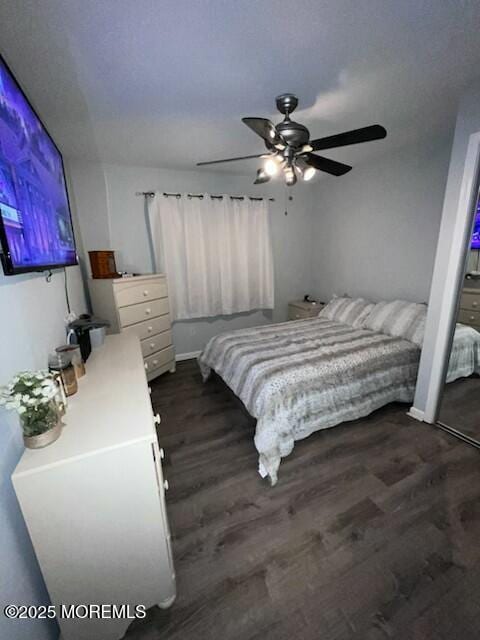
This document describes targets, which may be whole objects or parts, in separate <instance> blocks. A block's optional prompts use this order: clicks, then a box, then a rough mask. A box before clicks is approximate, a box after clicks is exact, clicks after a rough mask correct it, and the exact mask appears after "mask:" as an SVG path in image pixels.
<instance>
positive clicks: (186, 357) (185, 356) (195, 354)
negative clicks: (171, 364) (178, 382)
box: [175, 351, 202, 362]
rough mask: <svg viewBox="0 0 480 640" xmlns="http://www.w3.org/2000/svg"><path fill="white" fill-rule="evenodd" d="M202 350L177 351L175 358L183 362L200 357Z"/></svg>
mask: <svg viewBox="0 0 480 640" xmlns="http://www.w3.org/2000/svg"><path fill="white" fill-rule="evenodd" d="M201 353H202V352H201V351H189V352H188V353H177V354H176V355H175V360H176V361H177V362H181V361H182V360H193V359H194V358H198V356H199V355H200V354H201Z"/></svg>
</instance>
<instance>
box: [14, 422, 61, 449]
mask: <svg viewBox="0 0 480 640" xmlns="http://www.w3.org/2000/svg"><path fill="white" fill-rule="evenodd" d="M61 433H62V423H61V422H60V420H59V421H58V422H57V424H56V425H55V426H54V427H52V428H51V429H49V430H48V431H44V432H43V433H40V434H39V435H38V436H23V442H24V443H25V446H26V447H27V449H42V448H43V447H48V445H49V444H52V442H55V440H57V439H58V438H59V437H60V434H61Z"/></svg>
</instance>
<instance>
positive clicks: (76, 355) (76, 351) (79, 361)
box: [55, 344, 85, 380]
mask: <svg viewBox="0 0 480 640" xmlns="http://www.w3.org/2000/svg"><path fill="white" fill-rule="evenodd" d="M55 351H56V352H57V353H62V354H66V355H67V356H70V360H71V361H72V365H73V368H74V369H75V375H76V377H77V380H79V379H80V378H82V377H83V376H84V375H85V364H84V362H83V358H82V353H81V351H80V347H79V346H78V344H62V346H61V347H57V348H56V349H55Z"/></svg>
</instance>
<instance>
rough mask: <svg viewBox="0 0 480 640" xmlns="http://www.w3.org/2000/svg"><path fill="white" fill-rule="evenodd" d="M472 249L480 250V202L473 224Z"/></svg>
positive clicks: (479, 202)
mask: <svg viewBox="0 0 480 640" xmlns="http://www.w3.org/2000/svg"><path fill="white" fill-rule="evenodd" d="M472 249H479V250H480V200H479V201H478V204H477V211H476V213H475V222H474V223H473V235H472Z"/></svg>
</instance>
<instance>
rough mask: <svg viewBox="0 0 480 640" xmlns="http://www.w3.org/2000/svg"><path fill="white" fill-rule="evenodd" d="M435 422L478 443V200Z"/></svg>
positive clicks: (479, 212)
mask: <svg viewBox="0 0 480 640" xmlns="http://www.w3.org/2000/svg"><path fill="white" fill-rule="evenodd" d="M438 424H439V425H440V426H442V427H445V428H447V429H448V430H450V431H451V432H452V433H453V434H454V435H457V436H459V437H461V438H462V439H464V440H466V441H467V442H470V443H471V444H474V445H476V446H479V447H480V200H477V206H476V211H475V217H474V225H473V234H472V237H471V241H470V243H469V247H468V255H467V260H466V270H465V278H464V280H463V283H462V290H461V291H460V292H459V305H458V312H457V325H456V328H455V334H454V338H453V343H452V348H451V352H450V363H449V367H448V373H447V381H446V385H445V387H444V391H443V397H442V404H441V407H440V414H439V419H438Z"/></svg>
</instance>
